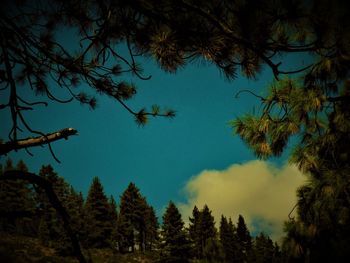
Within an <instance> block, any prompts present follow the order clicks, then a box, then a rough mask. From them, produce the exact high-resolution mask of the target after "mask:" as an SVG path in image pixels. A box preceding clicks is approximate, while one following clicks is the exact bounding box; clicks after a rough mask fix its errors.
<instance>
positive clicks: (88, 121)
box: [0, 57, 305, 239]
mask: <svg viewBox="0 0 350 263" xmlns="http://www.w3.org/2000/svg"><path fill="white" fill-rule="evenodd" d="M301 60H302V58H301V57H293V58H289V59H288V60H287V62H288V63H286V65H293V64H295V63H299V62H300V61H301ZM139 62H141V63H142V65H143V67H144V73H145V75H152V78H151V79H150V80H147V81H141V80H139V79H136V78H135V77H132V76H123V79H125V80H127V81H131V82H133V83H135V84H136V86H137V87H138V93H137V95H136V97H135V98H133V99H132V100H130V101H128V103H129V105H130V106H131V107H132V108H134V109H141V108H143V107H145V106H146V107H147V106H148V107H150V106H152V105H153V104H158V105H160V106H161V107H163V108H171V109H174V110H175V111H176V117H175V118H173V119H165V118H159V117H158V118H152V119H150V122H149V123H148V124H147V125H145V126H143V127H141V126H138V125H137V124H136V123H135V121H134V118H133V116H132V115H130V114H129V113H128V112H127V111H126V110H125V109H124V108H123V107H122V106H121V105H120V104H118V103H117V102H116V101H113V100H112V99H110V98H108V97H106V96H99V95H98V96H97V99H98V107H97V108H96V109H95V110H91V109H89V108H88V107H87V106H83V105H80V103H78V102H71V103H69V104H64V105H62V104H59V103H53V102H52V103H50V104H49V106H48V107H44V106H38V107H37V108H36V110H35V111H32V112H28V113H27V114H26V115H25V116H26V118H27V119H28V121H29V123H30V124H31V127H32V128H34V129H35V130H40V131H42V132H45V133H50V132H54V131H57V130H60V129H62V128H68V127H72V128H75V129H77V130H78V135H77V136H72V137H70V138H69V139H68V140H60V141H57V142H55V143H52V146H53V149H54V152H55V154H56V156H57V157H58V159H59V160H60V161H61V163H57V162H56V161H55V160H54V159H53V158H52V156H51V154H50V152H49V150H48V148H47V147H45V148H41V147H37V148H34V149H31V152H32V153H33V155H34V156H29V155H28V154H27V153H26V152H25V151H18V152H12V153H10V154H9V155H8V156H6V157H5V158H4V157H1V159H0V162H1V163H3V162H4V161H5V159H6V158H11V159H13V160H14V161H15V162H17V161H18V160H20V159H22V160H24V161H25V163H26V164H27V166H28V167H29V171H31V172H35V173H38V172H39V170H40V167H41V166H42V165H46V164H51V165H52V166H53V167H54V169H55V171H56V172H57V173H58V174H59V175H60V176H62V177H64V178H65V179H66V181H68V182H69V183H70V184H72V185H73V187H74V188H75V189H76V190H78V191H82V192H83V194H84V195H85V196H86V194H87V192H88V189H89V186H90V184H91V182H92V178H93V177H95V176H98V177H99V178H100V179H101V182H102V184H103V186H104V190H105V193H106V194H107V195H113V196H114V197H115V199H116V200H117V202H118V200H119V196H120V195H121V194H122V192H123V191H124V190H125V189H126V187H127V186H128V184H129V183H130V182H134V183H135V184H136V186H137V187H138V188H139V189H140V191H141V193H142V194H143V195H144V196H146V198H147V201H148V203H149V204H150V205H152V206H153V207H154V208H155V209H156V210H157V212H158V217H159V218H160V217H161V215H162V212H163V211H164V208H165V207H166V206H167V204H168V202H169V201H170V200H172V201H174V202H175V203H176V204H177V205H178V207H179V208H180V211H181V212H182V215H183V219H184V221H185V222H187V221H188V217H189V216H190V215H191V211H192V209H193V206H194V205H197V206H198V207H199V208H202V207H203V205H204V204H207V205H208V206H209V208H210V209H211V210H212V211H213V215H214V216H215V219H216V222H219V220H220V216H221V214H224V215H225V216H227V217H232V220H233V221H234V222H236V221H237V218H238V214H242V215H243V216H244V218H245V219H246V221H247V222H248V226H249V227H250V229H251V231H252V232H259V231H265V232H266V233H268V234H270V235H272V237H274V238H275V239H279V238H280V237H281V236H282V226H283V221H284V220H286V219H287V216H288V213H289V211H290V210H291V209H292V208H293V206H294V204H295V202H296V197H295V191H296V189H297V187H298V186H300V185H301V184H302V183H303V182H304V181H305V177H303V176H302V175H301V174H300V173H299V171H298V170H297V169H296V168H295V167H293V166H290V165H289V164H288V162H287V160H288V152H289V150H287V152H286V153H285V154H283V155H282V156H281V157H280V158H273V159H269V160H267V161H261V160H257V158H256V157H255V156H254V154H253V153H252V151H251V150H250V149H249V148H248V147H247V146H246V145H245V144H244V143H243V142H242V141H241V139H240V138H239V137H238V136H236V135H234V134H233V129H232V127H231V126H230V125H229V122H230V121H231V120H233V119H234V118H236V117H238V116H242V114H244V113H249V112H253V111H254V110H257V109H258V108H259V106H260V104H259V101H258V100H257V99H256V98H255V97H254V96H251V95H249V94H247V93H242V94H241V95H240V97H239V98H235V94H236V93H237V92H238V91H239V90H241V89H249V90H252V91H254V92H256V93H257V94H260V95H263V94H266V89H267V87H268V85H269V84H270V83H271V82H272V80H273V76H272V73H271V71H270V70H269V69H268V68H265V69H263V71H262V73H261V74H260V75H258V78H257V80H248V79H246V78H244V77H242V76H241V75H240V72H238V73H239V74H238V78H237V79H235V80H234V81H231V82H228V81H226V80H225V79H224V78H223V76H221V75H220V73H219V71H218V70H217V69H216V68H215V67H213V66H210V65H205V64H203V63H193V64H189V65H187V66H186V67H184V68H181V69H180V70H178V72H177V73H176V74H168V73H165V72H163V71H161V70H160V69H159V67H158V66H157V65H156V64H155V63H154V62H153V61H152V60H151V59H142V58H141V59H140V60H139ZM83 88H84V87H83ZM84 89H85V90H86V91H88V92H89V93H90V94H94V91H93V90H91V89H89V88H88V87H85V88H84ZM52 91H53V93H54V94H56V95H57V96H58V97H59V98H61V99H64V98H68V96H67V94H66V93H64V92H63V91H61V90H57V89H53V90H52ZM20 92H24V95H27V96H29V97H30V96H31V95H28V94H26V93H25V92H26V91H20ZM3 95H4V94H2V96H3ZM0 122H1V123H2V125H1V126H2V128H1V131H0V138H3V139H4V138H7V134H8V131H9V127H10V125H11V122H10V115H9V114H8V112H5V111H2V112H0Z"/></svg>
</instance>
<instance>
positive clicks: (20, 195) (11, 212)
mask: <svg viewBox="0 0 350 263" xmlns="http://www.w3.org/2000/svg"><path fill="white" fill-rule="evenodd" d="M11 170H19V171H27V166H26V165H25V164H24V162H23V161H19V162H18V163H17V165H16V166H15V167H14V166H13V163H12V160H10V159H8V160H7V161H6V163H5V166H4V171H2V169H0V176H2V175H3V172H6V171H11ZM35 209H36V207H35V202H34V192H33V189H32V186H31V185H29V184H28V183H27V182H25V181H23V180H15V181H10V180H2V181H0V231H4V232H8V233H17V234H22V235H29V236H33V235H35V234H36V231H37V224H36V222H35V221H36V220H35V218H34V217H35Z"/></svg>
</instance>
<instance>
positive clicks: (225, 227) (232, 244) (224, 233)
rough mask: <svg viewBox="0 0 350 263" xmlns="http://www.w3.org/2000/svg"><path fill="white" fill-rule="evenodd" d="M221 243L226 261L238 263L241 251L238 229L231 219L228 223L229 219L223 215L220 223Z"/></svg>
mask: <svg viewBox="0 0 350 263" xmlns="http://www.w3.org/2000/svg"><path fill="white" fill-rule="evenodd" d="M220 242H221V245H222V248H223V253H224V261H225V262H236V261H237V253H238V251H239V247H238V244H237V235H236V229H235V226H234V225H233V223H232V220H231V218H230V219H229V221H227V218H226V217H225V216H223V215H222V216H221V221H220Z"/></svg>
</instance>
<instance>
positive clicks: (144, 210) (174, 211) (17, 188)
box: [0, 160, 283, 262]
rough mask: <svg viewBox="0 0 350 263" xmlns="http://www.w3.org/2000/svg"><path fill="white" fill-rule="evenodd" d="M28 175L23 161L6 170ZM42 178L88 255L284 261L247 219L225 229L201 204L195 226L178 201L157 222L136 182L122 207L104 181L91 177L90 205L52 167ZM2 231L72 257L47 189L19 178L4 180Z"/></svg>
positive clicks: (225, 221) (223, 221) (44, 168)
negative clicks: (98, 251)
mask: <svg viewBox="0 0 350 263" xmlns="http://www.w3.org/2000/svg"><path fill="white" fill-rule="evenodd" d="M12 169H16V170H22V171H27V167H26V165H25V164H24V162H23V161H19V162H18V163H17V164H16V166H14V165H13V163H12V161H11V160H8V161H7V162H6V164H5V166H4V167H1V169H0V174H3V172H4V171H8V170H12ZM39 176H41V177H43V178H45V179H46V180H47V181H49V182H50V183H51V184H52V186H53V189H54V191H55V193H56V194H57V196H58V198H59V199H60V201H61V203H62V205H63V206H64V207H65V208H66V210H67V212H68V214H69V215H70V218H71V227H72V228H73V230H74V232H75V233H76V235H77V237H78V239H79V240H80V242H81V245H82V247H83V248H84V249H91V248H95V249H100V248H108V249H111V250H113V251H114V252H115V253H120V254H125V253H135V252H137V253H150V254H152V255H153V258H155V259H156V261H159V262H282V261H283V260H282V252H281V251H280V249H279V247H278V245H277V244H274V243H273V241H272V240H271V239H270V238H269V236H268V235H266V234H263V233H261V234H260V235H258V236H256V237H252V236H251V235H250V233H249V230H248V228H247V226H246V223H245V221H244V218H243V216H241V215H240V216H239V218H238V221H237V223H233V221H232V219H231V218H227V217H225V216H224V215H223V216H221V219H220V223H219V229H217V228H216V224H215V219H214V217H213V216H212V213H211V210H210V209H209V207H208V206H207V205H205V206H204V207H203V208H202V209H201V210H199V209H198V208H197V207H196V206H195V207H194V209H193V212H192V216H191V217H190V218H189V225H188V226H185V224H184V221H183V219H182V216H181V214H180V212H179V210H178V208H177V207H176V205H175V204H174V203H173V202H169V204H168V206H167V208H166V210H165V212H164V214H163V216H162V219H163V220H162V225H160V224H159V221H158V218H157V216H156V213H155V210H154V208H153V207H152V206H151V205H149V204H148V203H147V200H146V198H145V197H144V196H143V195H142V194H141V193H140V190H139V189H138V188H137V187H136V185H135V184H133V183H130V184H129V186H128V187H127V189H126V190H125V191H124V192H123V193H122V195H121V196H120V200H119V203H118V205H117V202H116V200H115V199H114V197H113V196H110V197H107V196H106V194H105V193H104V190H103V186H102V184H101V182H100V180H99V178H98V177H95V178H93V181H92V183H91V186H90V189H89V192H88V195H87V197H86V200H84V198H83V195H82V193H81V192H77V191H75V190H74V188H73V187H72V186H71V185H70V184H69V183H67V182H66V181H65V180H64V178H63V177H60V176H59V175H58V174H57V173H56V172H55V171H54V170H53V168H52V167H51V166H50V165H47V166H42V168H41V170H40V172H39ZM0 215H1V216H0V231H1V233H6V234H10V235H18V236H29V237H34V238H38V239H39V240H40V242H41V243H42V245H44V246H47V247H50V248H53V249H55V251H56V253H57V254H58V255H61V256H69V255H72V254H73V248H72V245H71V242H70V239H69V238H68V236H67V234H66V231H65V228H64V225H63V221H62V219H61V218H60V215H59V214H57V212H56V210H55V209H54V208H53V207H52V205H51V204H50V202H49V200H48V198H47V196H46V194H45V193H44V192H43V190H42V189H40V188H37V187H35V186H33V185H30V184H27V183H25V182H23V181H21V180H17V181H6V180H5V181H3V180H2V181H0Z"/></svg>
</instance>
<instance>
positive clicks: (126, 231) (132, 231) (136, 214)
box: [117, 183, 158, 252]
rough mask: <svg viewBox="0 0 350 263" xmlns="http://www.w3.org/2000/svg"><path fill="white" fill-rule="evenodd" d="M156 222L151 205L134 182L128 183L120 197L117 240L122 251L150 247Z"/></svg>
mask: <svg viewBox="0 0 350 263" xmlns="http://www.w3.org/2000/svg"><path fill="white" fill-rule="evenodd" d="M157 228H158V222H157V219H156V217H155V213H154V210H153V208H152V207H150V206H149V205H148V204H147V201H146V198H145V197H143V196H142V195H141V193H140V190H139V189H138V188H137V187H136V185H135V184H134V183H130V184H129V185H128V187H127V189H126V190H125V191H124V192H123V194H122V196H121V198H120V213H119V219H118V227H117V229H118V242H119V245H118V247H119V249H120V251H122V252H125V251H129V250H131V251H134V250H135V245H138V247H139V249H140V250H141V251H144V250H145V249H147V248H150V245H151V244H152V243H154V242H155V240H156V238H157Z"/></svg>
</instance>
